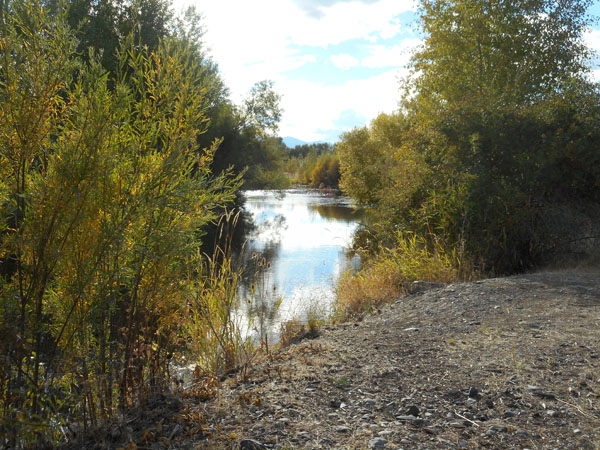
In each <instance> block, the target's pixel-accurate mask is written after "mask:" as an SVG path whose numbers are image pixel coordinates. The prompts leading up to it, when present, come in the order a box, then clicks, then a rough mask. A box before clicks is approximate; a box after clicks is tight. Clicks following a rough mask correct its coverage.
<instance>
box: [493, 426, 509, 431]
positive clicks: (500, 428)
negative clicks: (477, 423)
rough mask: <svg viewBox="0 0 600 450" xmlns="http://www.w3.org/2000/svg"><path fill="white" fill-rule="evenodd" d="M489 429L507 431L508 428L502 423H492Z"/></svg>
mask: <svg viewBox="0 0 600 450" xmlns="http://www.w3.org/2000/svg"><path fill="white" fill-rule="evenodd" d="M490 431H494V432H496V433H506V432H507V431H508V428H507V427H505V426H504V425H492V426H491V427H490Z"/></svg>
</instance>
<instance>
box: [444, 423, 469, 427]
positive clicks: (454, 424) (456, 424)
mask: <svg viewBox="0 0 600 450" xmlns="http://www.w3.org/2000/svg"><path fill="white" fill-rule="evenodd" d="M448 426H450V427H452V428H465V424H464V422H450V423H449V424H448Z"/></svg>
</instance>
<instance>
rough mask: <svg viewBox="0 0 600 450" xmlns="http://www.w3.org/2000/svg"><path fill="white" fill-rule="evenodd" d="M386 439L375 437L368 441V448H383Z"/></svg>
mask: <svg viewBox="0 0 600 450" xmlns="http://www.w3.org/2000/svg"><path fill="white" fill-rule="evenodd" d="M386 445H387V441H386V440H385V439H383V438H380V437H376V438H373V439H371V440H370V441H369V448H370V449H373V450H379V449H383V448H385V447H386Z"/></svg>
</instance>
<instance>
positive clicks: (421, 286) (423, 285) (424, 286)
mask: <svg viewBox="0 0 600 450" xmlns="http://www.w3.org/2000/svg"><path fill="white" fill-rule="evenodd" d="M444 286H445V285H444V284H443V283H431V282H429V281H413V282H412V284H411V285H410V288H409V290H408V292H409V293H410V294H416V293H417V292H425V291H429V290H431V289H439V288H442V287H444Z"/></svg>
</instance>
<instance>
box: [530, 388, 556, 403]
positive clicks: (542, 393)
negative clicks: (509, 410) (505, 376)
mask: <svg viewBox="0 0 600 450" xmlns="http://www.w3.org/2000/svg"><path fill="white" fill-rule="evenodd" d="M527 390H528V391H529V392H531V393H532V394H533V395H535V396H537V397H541V398H546V399H548V400H555V399H556V396H555V395H554V394H553V393H552V392H550V391H544V390H543V389H542V388H540V387H538V386H532V385H529V386H527Z"/></svg>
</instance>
